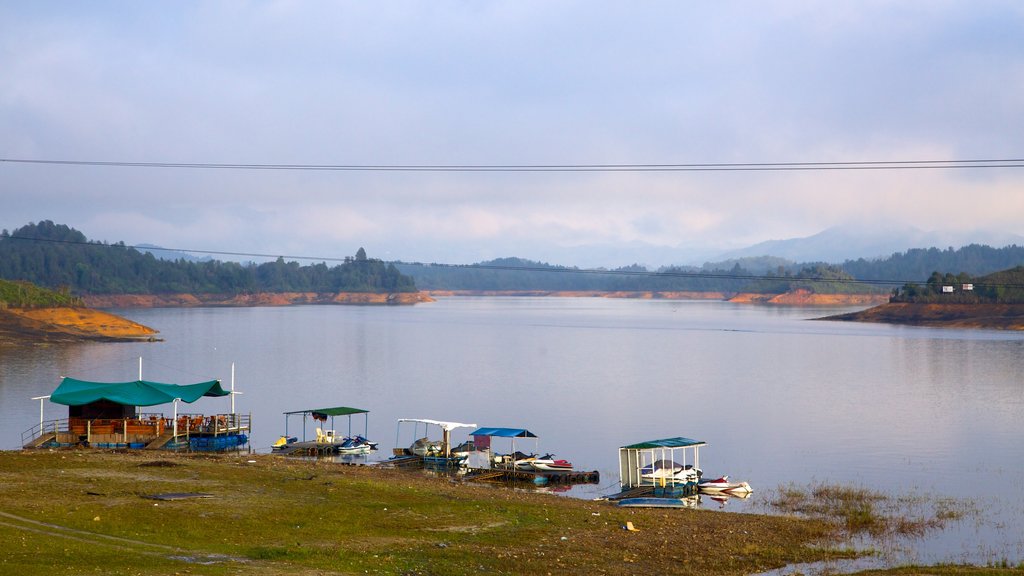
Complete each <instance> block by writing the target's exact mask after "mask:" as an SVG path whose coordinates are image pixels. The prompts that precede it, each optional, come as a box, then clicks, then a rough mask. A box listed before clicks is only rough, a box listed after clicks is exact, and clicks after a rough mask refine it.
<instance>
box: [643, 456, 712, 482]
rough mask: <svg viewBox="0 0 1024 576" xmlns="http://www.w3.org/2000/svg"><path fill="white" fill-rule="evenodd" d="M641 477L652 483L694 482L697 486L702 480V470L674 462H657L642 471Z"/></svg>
mask: <svg viewBox="0 0 1024 576" xmlns="http://www.w3.org/2000/svg"><path fill="white" fill-rule="evenodd" d="M640 477H641V478H643V479H645V480H652V481H654V480H672V481H673V482H677V483H678V482H693V483H694V484H696V483H697V482H698V481H699V480H700V470H699V469H697V468H694V467H693V466H689V465H683V464H680V463H679V462H675V461H672V460H655V461H654V462H652V463H651V464H649V465H647V466H644V467H643V468H641V469H640Z"/></svg>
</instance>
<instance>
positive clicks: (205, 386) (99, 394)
mask: <svg viewBox="0 0 1024 576" xmlns="http://www.w3.org/2000/svg"><path fill="white" fill-rule="evenodd" d="M228 394H231V392H229V391H227V390H224V389H223V388H221V387H220V380H210V381H209V382H200V383H198V384H162V383H160V382H149V381H146V380H136V381H134V382H87V381H85V380H76V379H74V378H67V377H65V378H63V379H62V380H61V381H60V385H59V386H57V389H56V390H54V391H53V393H52V394H50V402H54V403H56V404H64V405H65V406H82V405H83V404H91V403H92V402H96V401H97V400H109V401H111V402H114V403H116V404H123V405H125V406H156V405H157V404H169V403H171V402H174V401H175V400H181V401H182V402H188V403H190V404H191V403H192V402H195V401H196V400H198V399H200V398H202V397H203V396H227V395H228Z"/></svg>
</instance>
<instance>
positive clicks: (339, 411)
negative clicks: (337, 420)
mask: <svg viewBox="0 0 1024 576" xmlns="http://www.w3.org/2000/svg"><path fill="white" fill-rule="evenodd" d="M367 412H369V410H363V409H362V408H349V407H348V406H336V407H334V408H317V409H315V410H294V411H292V412H285V414H324V415H326V416H349V415H351V414H366V413H367Z"/></svg>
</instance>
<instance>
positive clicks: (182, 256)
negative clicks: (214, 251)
mask: <svg viewBox="0 0 1024 576" xmlns="http://www.w3.org/2000/svg"><path fill="white" fill-rule="evenodd" d="M135 249H136V250H138V251H139V252H142V253H146V252H149V253H150V254H152V255H153V256H154V257H155V258H156V259H158V260H168V261H171V262H174V261H175V260H185V261H186V262H208V261H211V260H213V257H212V256H209V255H207V256H203V257H199V256H195V255H193V254H190V253H188V252H182V251H180V250H171V249H168V248H161V247H159V246H155V245H153V244H137V245H136V246H135Z"/></svg>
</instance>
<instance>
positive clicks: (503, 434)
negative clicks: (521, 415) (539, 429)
mask: <svg viewBox="0 0 1024 576" xmlns="http://www.w3.org/2000/svg"><path fill="white" fill-rule="evenodd" d="M469 435H470V436H497V437H499V438H536V437H537V435H536V434H534V433H533V432H530V431H529V430H526V429H525V428H480V429H479V430H477V431H475V432H470V433H469Z"/></svg>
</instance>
